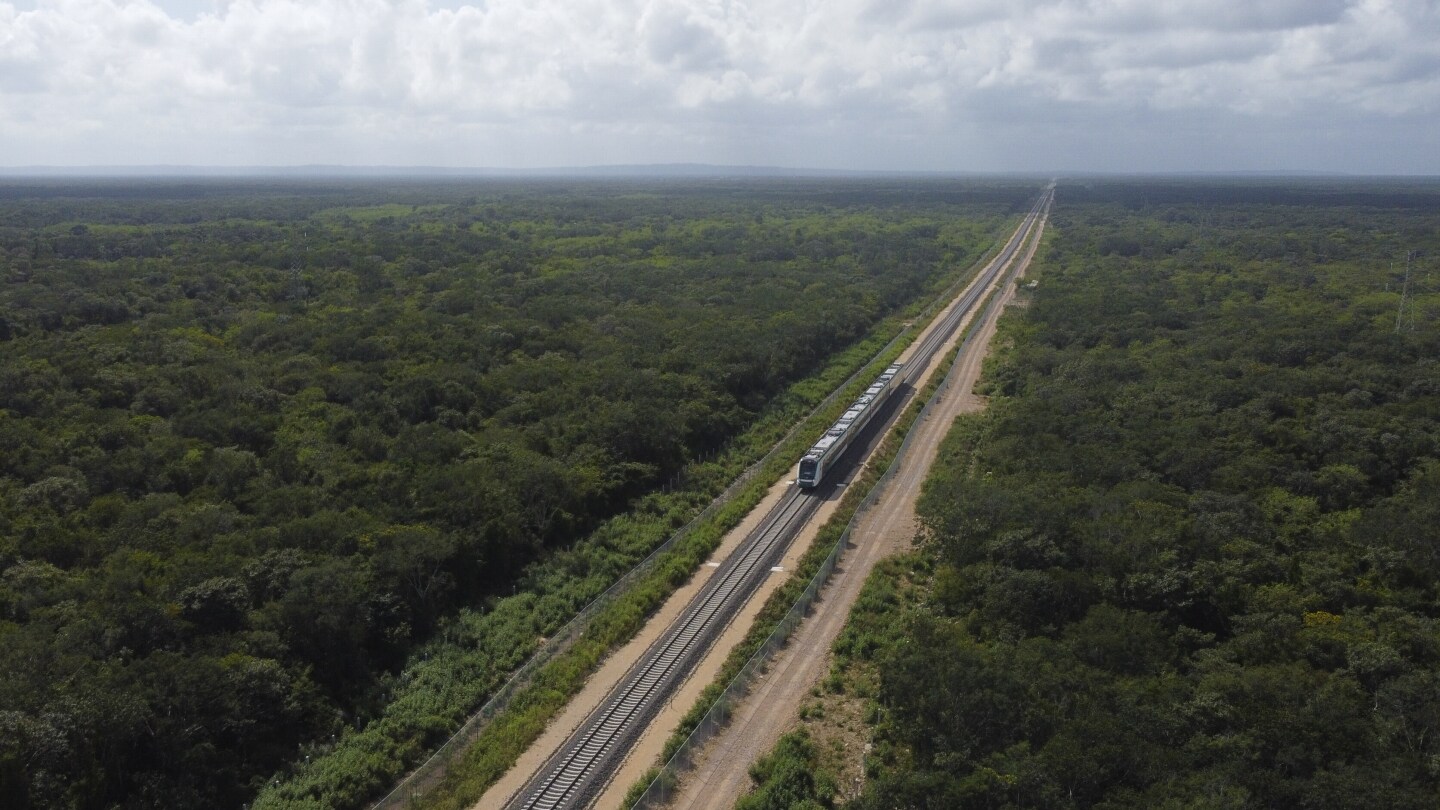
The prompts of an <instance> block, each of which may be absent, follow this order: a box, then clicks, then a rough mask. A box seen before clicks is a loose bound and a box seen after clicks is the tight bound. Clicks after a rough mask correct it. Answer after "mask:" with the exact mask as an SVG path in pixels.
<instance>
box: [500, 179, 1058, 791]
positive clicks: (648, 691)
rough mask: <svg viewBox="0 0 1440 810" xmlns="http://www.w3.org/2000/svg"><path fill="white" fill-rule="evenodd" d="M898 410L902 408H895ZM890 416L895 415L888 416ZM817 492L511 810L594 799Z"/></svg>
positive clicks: (1026, 233)
mask: <svg viewBox="0 0 1440 810" xmlns="http://www.w3.org/2000/svg"><path fill="white" fill-rule="evenodd" d="M1053 193H1054V192H1053V190H1052V189H1047V190H1046V191H1045V192H1044V193H1042V194H1041V195H1040V198H1039V199H1038V200H1037V201H1036V203H1035V206H1034V207H1033V208H1032V209H1031V210H1030V212H1029V213H1028V214H1027V215H1026V218H1025V220H1024V221H1023V222H1022V223H1021V225H1020V227H1018V228H1017V229H1016V231H1015V233H1014V235H1012V236H1011V238H1010V240H1009V241H1008V242H1007V243H1006V245H1005V247H1004V249H1002V250H1001V252H1000V253H999V254H998V255H997V256H996V257H995V259H993V260H992V261H991V262H990V264H989V265H987V267H986V269H985V270H984V271H982V273H981V277H980V280H979V282H978V283H975V284H972V285H971V286H970V288H969V289H968V290H967V291H966V293H965V294H964V295H963V296H962V297H961V299H960V301H959V302H957V304H956V305H955V306H953V307H951V309H950V311H949V312H948V313H947V314H946V315H945V316H944V318H943V319H942V320H941V321H940V323H939V325H938V327H937V328H935V329H931V330H930V332H929V334H928V335H927V336H926V337H925V338H924V339H923V340H922V341H921V342H920V344H918V345H917V346H916V349H915V352H914V353H912V356H911V359H910V360H909V361H908V362H907V363H906V367H907V371H906V372H905V374H906V379H907V380H908V379H909V376H910V375H911V374H913V373H914V370H915V369H920V368H924V367H925V366H926V365H928V363H929V361H930V359H931V358H932V357H933V356H934V354H935V352H936V351H938V350H939V349H940V347H941V346H943V345H944V344H945V341H946V340H947V339H948V338H949V336H950V335H951V334H952V333H953V332H954V331H955V329H956V328H957V327H958V325H959V324H960V322H961V321H962V320H963V319H964V317H965V315H966V313H967V312H969V311H970V310H971V309H972V308H973V307H974V306H975V304H976V302H977V301H979V300H980V298H981V297H982V296H983V295H984V293H985V291H986V290H987V289H989V287H990V285H991V283H992V282H993V281H994V279H995V277H996V275H998V274H999V273H1001V272H1002V271H1003V270H1004V268H1006V267H1008V266H1009V265H1010V263H1011V262H1012V261H1013V259H1014V257H1015V255H1016V253H1017V252H1018V251H1019V249H1020V247H1021V246H1023V245H1024V244H1025V243H1026V241H1027V240H1028V239H1029V238H1030V235H1031V233H1032V232H1033V230H1034V227H1035V223H1036V221H1037V220H1038V219H1039V216H1040V214H1041V212H1042V211H1043V210H1044V208H1045V206H1046V205H1047V204H1048V203H1049V200H1050V197H1051V196H1052V195H1053ZM896 410H898V408H896ZM887 421H888V420H887ZM828 490H829V488H828V487H827V488H821V489H820V490H818V491H806V490H801V489H799V488H798V487H794V486H792V487H791V488H790V490H789V491H788V492H787V493H786V494H785V496H784V498H782V499H781V501H780V502H779V503H778V504H776V505H775V507H774V508H773V509H772V510H771V511H770V513H769V514H768V515H766V516H765V519H764V520H763V521H762V522H761V524H760V526H759V527H758V528H757V529H756V530H755V531H754V532H753V533H752V534H751V535H750V536H749V537H747V538H746V539H745V541H744V542H743V543H742V544H741V546H740V548H739V549H737V551H736V552H735V553H734V554H732V555H730V557H729V559H727V560H726V561H725V563H724V564H722V565H721V567H720V569H719V570H718V571H716V572H715V575H714V576H713V577H711V579H710V581H709V582H708V583H707V584H706V586H705V587H704V589H702V590H701V592H700V593H699V594H698V595H697V596H696V597H695V599H694V601H693V602H691V604H690V605H689V606H688V607H687V608H686V610H685V612H684V613H683V614H682V615H681V616H680V618H678V619H676V620H675V622H674V623H673V624H672V625H671V626H670V627H669V628H667V629H666V631H665V633H663V634H662V635H661V637H660V638H659V639H658V640H656V641H655V643H653V644H651V645H650V647H649V648H648V649H646V651H645V653H644V654H643V655H641V656H640V660H639V661H637V662H636V664H635V665H634V666H632V667H631V668H630V670H629V671H628V672H626V674H625V676H624V677H623V678H621V679H620V682H619V683H618V684H617V685H616V687H615V688H614V689H612V690H611V691H610V693H609V694H608V695H607V696H606V698H605V700H604V701H603V702H602V703H601V704H600V706H599V707H598V708H596V710H595V711H594V712H592V713H591V714H590V716H589V717H587V718H586V719H585V722H583V723H582V724H581V725H580V728H579V729H578V730H577V731H576V732H575V733H574V734H573V735H571V737H570V739H569V740H568V741H567V742H566V743H565V745H563V746H561V748H560V750H559V751H557V752H556V753H555V754H554V755H553V756H551V757H550V759H549V760H547V761H546V763H545V765H544V766H542V767H541V768H540V770H539V771H538V772H537V773H536V775H535V776H534V777H532V778H531V779H530V781H529V782H528V783H527V784H526V785H525V787H524V788H522V789H521V790H520V791H519V793H517V794H516V795H515V796H514V797H512V798H511V800H510V801H509V802H508V803H507V804H506V808H507V810H559V809H560V808H576V807H584V806H587V805H588V804H589V803H590V802H591V801H593V800H594V798H595V797H596V796H597V795H598V794H599V791H600V790H601V789H602V788H603V786H604V784H605V783H606V782H607V781H608V780H609V776H610V773H611V772H612V771H613V768H614V765H615V764H617V760H619V759H620V758H621V757H622V756H623V753H624V751H625V749H626V747H627V745H628V744H629V743H630V742H631V741H633V740H634V739H635V738H636V736H637V735H638V734H639V733H640V731H641V730H642V729H644V727H645V725H646V724H647V723H648V722H649V721H650V720H651V719H652V718H653V717H654V715H655V713H656V712H657V711H659V709H660V706H661V705H663V703H664V702H665V699H666V698H667V697H668V696H669V694H670V692H671V691H673V690H674V688H675V687H676V685H678V684H679V683H680V681H682V680H684V675H685V673H687V672H688V671H689V669H690V667H691V666H692V665H693V664H694V662H695V661H697V660H698V659H699V657H700V656H701V655H703V654H704V652H705V651H706V650H707V649H708V648H709V646H710V644H711V642H712V641H714V639H715V637H716V636H718V635H719V634H720V632H721V631H722V630H723V629H724V628H725V626H726V625H727V624H728V623H729V622H730V619H731V617H733V616H734V614H735V612H736V611H737V610H738V609H739V607H740V606H741V605H742V604H744V603H745V601H746V600H747V599H749V597H750V595H751V594H752V593H753V592H754V590H755V589H756V588H757V587H759V584H760V582H761V580H762V578H763V577H762V576H761V574H762V573H763V572H765V571H766V570H768V569H769V568H770V566H772V565H773V564H774V561H775V560H776V559H777V558H778V557H779V556H780V555H781V554H782V553H783V551H784V550H785V547H786V546H787V545H788V544H789V540H790V538H791V537H792V536H793V535H794V533H795V531H796V530H797V529H798V528H799V527H800V526H801V525H804V523H805V521H807V520H808V519H809V517H810V515H811V514H813V513H814V511H815V510H816V509H817V508H818V507H819V505H820V503H821V502H822V501H823V500H824V493H826V492H828Z"/></svg>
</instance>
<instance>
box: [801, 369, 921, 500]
mask: <svg viewBox="0 0 1440 810" xmlns="http://www.w3.org/2000/svg"><path fill="white" fill-rule="evenodd" d="M902 368H903V364H901V363H894V364H892V365H891V366H890V367H889V368H887V369H885V371H884V373H882V374H881V375H880V376H879V377H878V378H876V380H875V382H873V383H871V384H870V386H869V387H868V388H866V389H865V393H863V394H861V395H860V396H859V398H858V399H856V400H855V402H854V403H852V404H851V405H850V407H849V408H846V409H845V413H844V414H842V415H841V416H840V418H839V419H838V420H836V422H835V424H833V425H831V426H830V428H829V429H828V430H826V431H825V435H824V436H821V437H820V439H819V441H817V442H815V444H813V445H811V447H810V449H809V450H808V451H806V453H805V455H804V456H803V457H802V458H801V459H800V474H799V475H797V476H796V478H795V481H796V483H797V484H798V485H799V486H800V488H801V489H814V488H815V487H817V486H819V485H820V482H821V481H823V480H824V479H825V471H826V470H828V469H830V467H831V466H832V465H834V463H835V462H836V460H838V459H839V458H840V456H841V454H842V453H844V452H845V448H847V447H849V446H850V442H851V441H853V440H854V439H855V437H856V436H857V435H859V434H860V431H862V430H864V429H865V425H867V424H868V423H869V422H870V417H871V416H874V415H875V413H876V412H877V411H879V410H880V406H881V405H882V404H883V403H884V402H885V400H886V399H887V398H889V396H890V393H891V392H892V391H894V390H895V389H896V388H898V387H899V386H900V383H901V382H902V380H901V379H900V370H901V369H902Z"/></svg>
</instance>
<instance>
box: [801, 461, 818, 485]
mask: <svg viewBox="0 0 1440 810" xmlns="http://www.w3.org/2000/svg"><path fill="white" fill-rule="evenodd" d="M815 466H816V459H813V458H810V457H808V456H807V457H805V458H802V459H800V483H802V484H813V483H815Z"/></svg>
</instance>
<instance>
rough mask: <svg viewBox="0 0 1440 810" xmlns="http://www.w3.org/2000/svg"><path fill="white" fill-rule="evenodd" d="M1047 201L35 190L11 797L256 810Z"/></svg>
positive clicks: (19, 398) (12, 481)
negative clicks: (663, 488)
mask: <svg viewBox="0 0 1440 810" xmlns="http://www.w3.org/2000/svg"><path fill="white" fill-rule="evenodd" d="M1027 193H1028V191H1027V190H1026V189H1024V188H1019V187H1017V188H1005V187H1000V186H992V187H988V188H986V187H976V186H960V185H958V184H954V183H938V182H936V183H919V184H907V185H906V186H904V187H898V186H895V185H893V184H891V185H886V184H882V183H839V182H835V183H757V182H750V183H741V184H738V185H734V184H732V185H724V184H709V185H708V186H700V187H695V186H681V185H666V184H661V185H650V186H647V185H641V184H624V183H617V184H610V185H596V184H588V185H587V184H581V185H566V184H561V183H541V184H538V185H529V186H526V185H519V184H489V185H480V184H461V183H449V184H435V185H428V186H427V185H419V184H392V185H389V186H362V185H355V184H344V183H318V182H317V183H312V184H306V185H284V184H276V183H271V182H261V181H256V182H252V183H238V184H234V185H230V186H225V185H217V184H214V183H208V184H207V183H178V182H177V183H169V182H154V183H140V184H135V183H129V184H126V183H119V182H113V183H111V182H104V183H89V184H85V183H78V182H77V183H60V184H54V183H51V184H46V183H30V184H12V185H8V186H5V187H4V188H3V189H0V269H3V273H4V277H3V278H0V792H3V795H0V803H3V804H5V806H7V807H16V808H22V807H32V806H33V807H102V806H104V807H112V806H125V807H159V806H163V807H198V806H216V807H225V806H230V807H237V806H239V805H240V804H241V803H243V802H244V801H247V800H248V798H249V797H250V796H252V795H253V793H254V790H255V788H256V786H257V784H258V780H263V779H266V778H267V775H268V774H270V773H271V772H272V771H273V770H274V769H275V768H276V767H277V766H278V765H281V764H283V763H285V762H287V761H289V760H291V759H292V758H294V757H295V756H296V751H297V746H299V745H300V744H301V743H304V742H306V741H309V740H316V739H325V738H328V737H330V735H333V734H336V733H341V732H342V731H343V730H344V729H345V728H346V727H349V726H351V725H352V724H353V722H354V721H355V720H356V719H357V718H363V717H366V716H369V715H370V714H371V713H372V712H373V711H374V710H375V707H376V706H377V705H378V704H379V703H380V702H383V701H384V699H385V697H386V694H387V692H388V685H387V684H389V683H391V682H392V681H393V675H394V673H396V672H398V670H399V669H400V668H401V666H402V664H403V663H404V661H405V659H406V656H407V655H408V654H410V652H411V651H412V650H413V649H414V648H415V645H416V644H417V643H418V642H419V641H420V640H423V639H424V638H426V637H427V636H429V635H430V634H432V633H433V631H434V630H435V628H436V627H438V626H440V624H441V623H442V621H443V619H444V617H445V616H447V615H449V614H450V613H452V612H453V611H455V610H456V609H457V607H459V606H463V605H478V604H481V603H483V602H484V601H485V600H486V599H489V598H491V597H494V596H496V595H498V594H505V595H509V594H510V593H512V591H513V590H514V589H515V582H516V581H517V578H518V577H519V575H520V573H521V572H522V570H524V569H525V567H526V566H527V565H529V564H531V563H532V562H533V561H535V560H537V559H540V558H542V557H545V556H546V555H548V554H552V553H554V552H555V551H556V550H561V549H564V548H566V547H568V546H569V545H570V544H572V543H573V542H574V541H575V540H576V538H578V537H580V536H582V535H583V534H584V533H585V532H587V531H588V530H589V529H591V528H593V527H594V526H596V525H597V523H598V522H599V521H601V520H603V519H604V518H606V517H608V516H611V515H614V514H616V513H619V512H621V511H622V510H624V509H625V508H626V507H627V505H629V504H631V503H632V502H633V501H634V500H635V499H636V498H637V497H639V496H641V495H643V494H644V493H647V492H650V491H652V490H654V489H656V488H657V487H659V486H660V485H662V484H663V483H664V482H666V481H667V480H669V479H670V478H671V477H672V476H674V475H675V474H676V473H677V472H678V471H679V470H681V469H682V467H683V466H684V465H685V464H687V462H690V461H692V460H694V459H696V458H699V457H701V456H704V455H706V454H708V453H711V452H714V451H715V450H716V449H717V448H719V447H721V446H722V445H724V444H725V443H726V442H727V440H729V439H730V438H731V437H733V436H735V435H736V433H737V431H739V430H740V429H741V428H742V427H744V426H745V425H747V424H749V423H750V422H751V421H752V420H753V419H754V418H755V416H756V414H757V413H758V412H760V411H761V409H763V408H765V407H766V404H767V403H768V402H770V401H771V400H772V399H773V398H774V397H775V395H776V394H777V393H778V392H780V391H781V390H782V389H784V387H785V386H787V385H788V384H790V383H793V382H794V381H796V380H797V379H799V378H801V377H802V376H804V375H806V374H807V373H809V372H811V371H812V370H814V369H815V368H817V366H818V365H819V363H820V362H821V361H822V360H823V359H824V358H826V357H827V356H828V355H830V354H831V353H833V352H835V351H836V350H837V349H840V348H842V347H845V346H846V345H848V344H851V343H853V342H854V341H855V340H857V339H858V338H860V337H861V336H863V335H864V334H865V333H866V332H867V330H869V329H870V328H872V326H873V325H874V324H876V323H877V322H878V321H879V319H880V318H882V317H883V316H884V315H886V314H887V313H890V312H892V311H893V310H895V309H896V308H898V307H899V306H901V305H902V304H905V303H908V302H909V301H911V300H913V299H915V298H916V297H917V296H918V295H919V294H921V293H922V292H925V291H927V290H930V289H932V287H933V285H934V284H935V282H936V281H937V279H938V278H939V277H940V274H941V272H942V271H945V270H951V271H953V270H954V268H955V267H956V266H963V265H964V264H968V263H969V261H971V260H973V258H974V254H975V253H976V252H977V251H978V249H979V248H980V247H982V246H983V245H984V243H985V242H986V241H987V239H988V235H989V233H990V231H991V230H992V229H993V228H994V226H995V225H996V223H997V222H998V221H999V220H998V217H999V216H1001V215H1004V214H1006V213H1008V212H1009V211H1011V210H1012V208H1013V207H1014V206H1016V205H1018V204H1023V199H1024V197H1025V196H1026V195H1027ZM485 644H486V643H485V642H482V643H481V645H480V646H481V648H482V649H485V648H486V647H485ZM512 647H514V649H524V647H520V646H514V645H512ZM506 649H507V650H508V649H510V648H506ZM507 654H509V653H507ZM503 658H504V656H497V660H500V659H503Z"/></svg>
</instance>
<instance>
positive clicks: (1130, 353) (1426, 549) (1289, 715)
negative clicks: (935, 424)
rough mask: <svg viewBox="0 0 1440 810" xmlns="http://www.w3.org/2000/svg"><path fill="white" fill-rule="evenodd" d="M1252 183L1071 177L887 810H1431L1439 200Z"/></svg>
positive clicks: (902, 664) (1005, 376)
mask: <svg viewBox="0 0 1440 810" xmlns="http://www.w3.org/2000/svg"><path fill="white" fill-rule="evenodd" d="M1230 190H1231V192H1233V193H1231V194H1230V196H1227V194H1226V189H1225V188H1224V187H1194V188H1192V189H1187V188H1186V187H1184V186H1182V185H1180V184H1168V185H1160V184H1154V185H1135V186H1122V185H1105V184H1099V185H1095V186H1089V187H1085V186H1079V185H1075V184H1070V185H1062V186H1061V189H1060V193H1059V198H1058V204H1057V208H1056V213H1055V216H1054V221H1053V226H1054V227H1053V231H1052V239H1051V242H1050V243H1049V246H1048V248H1047V250H1046V251H1045V252H1044V253H1043V254H1042V257H1041V261H1040V262H1039V264H1038V266H1037V268H1036V272H1035V274H1034V277H1035V278H1037V279H1038V281H1039V285H1038V287H1037V289H1035V291H1034V292H1033V294H1032V296H1031V303H1030V305H1029V307H1028V308H1026V309H1025V310H1023V311H1022V312H1021V313H1020V314H1018V315H1012V316H1011V318H1010V319H1009V320H1008V321H1007V325H1006V327H1005V329H1004V331H1003V332H1002V339H1003V340H1006V341H1008V345H1007V348H1005V349H1004V350H1003V352H1002V353H1001V356H1000V357H999V359H998V360H997V361H996V362H994V363H993V364H992V366H991V368H990V371H989V383H988V384H989V386H990V389H991V393H993V394H996V395H997V397H996V399H995V400H994V401H993V402H992V404H991V407H990V410H989V411H988V412H987V413H986V414H984V415H982V416H979V417H976V418H968V419H965V420H962V421H961V422H960V423H958V427H957V430H956V432H955V433H954V434H952V437H951V439H950V440H949V442H948V444H947V447H946V451H945V453H944V454H943V458H942V463H941V465H940V469H939V470H938V471H937V472H936V473H935V475H934V477H933V478H932V479H931V481H930V482H929V483H928V485H927V491H926V494H925V497H924V501H923V504H922V511H923V520H924V523H925V526H926V538H927V540H926V546H925V553H926V554H927V555H928V556H929V557H930V558H931V559H932V560H933V562H934V564H935V573H934V577H933V580H932V581H931V584H930V593H929V599H928V601H927V602H926V603H925V605H924V606H923V607H922V608H920V609H916V610H913V611H910V612H909V613H908V614H906V615H905V616H904V617H897V619H896V621H897V625H898V626H903V627H904V628H905V633H904V634H903V636H902V638H901V640H900V641H898V642H891V643H887V644H885V645H883V647H884V649H883V650H882V651H880V652H878V653H876V656H877V657H878V659H879V661H880V671H881V684H880V694H879V699H880V701H881V703H882V704H884V705H885V706H886V707H887V709H888V713H887V720H886V722H885V725H884V730H883V731H882V734H881V736H882V738H883V739H884V740H885V744H884V745H882V749H884V748H885V746H892V747H891V748H889V749H888V754H887V755H886V756H882V757H878V758H877V759H876V760H875V762H874V763H873V765H874V768H873V773H874V775H875V776H876V777H877V778H876V779H875V781H873V782H871V784H870V785H869V786H868V788H867V790H866V793H865V796H864V798H863V799H861V800H860V802H859V805H860V806H863V807H875V808H881V807H887V808H888V807H934V808H941V807H945V808H951V807H972V806H973V807H1045V808H1056V807H1199V806H1205V807H1312V808H1321V807H1414V808H1423V807H1433V806H1434V804H1435V799H1436V796H1437V795H1440V768H1437V763H1440V675H1437V672H1440V362H1437V358H1440V295H1437V294H1436V293H1437V289H1436V286H1435V282H1436V281H1437V280H1440V275H1437V271H1436V269H1435V268H1436V264H1435V257H1436V256H1440V227H1437V226H1440V192H1437V191H1436V190H1435V189H1434V188H1433V186H1432V187H1429V188H1415V187H1407V188H1399V189H1394V190H1391V191H1386V190H1384V189H1374V188H1360V187H1347V188H1342V189H1340V190H1339V191H1337V190H1336V189H1333V188H1324V187H1320V186H1315V187H1312V188H1310V189H1309V190H1307V189H1305V188H1303V187H1301V188H1298V189H1297V188H1275V187H1272V186H1266V185H1264V184H1249V185H1241V186H1235V187H1232V188H1231V189H1230ZM1342 192H1343V193H1342ZM1357 195H1358V196H1357ZM1357 202H1359V203H1360V204H1359V205H1357V204H1355V203H1357ZM1411 251H1419V256H1420V261H1419V262H1418V263H1417V264H1414V265H1412V268H1411V270H1412V276H1413V277H1412V279H1411V283H1410V287H1409V290H1408V293H1409V296H1408V298H1407V300H1406V305H1407V306H1412V307H1413V308H1412V309H1410V310H1408V311H1407V310H1402V309H1401V297H1402V296H1401V291H1402V289H1404V278H1403V277H1404V273H1405V269H1406V257H1407V255H1408V254H1409V253H1410V252H1411ZM1427 274H1428V275H1427ZM1427 278H1428V286H1427V282H1426V281H1425V280H1426V279H1427Z"/></svg>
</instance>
